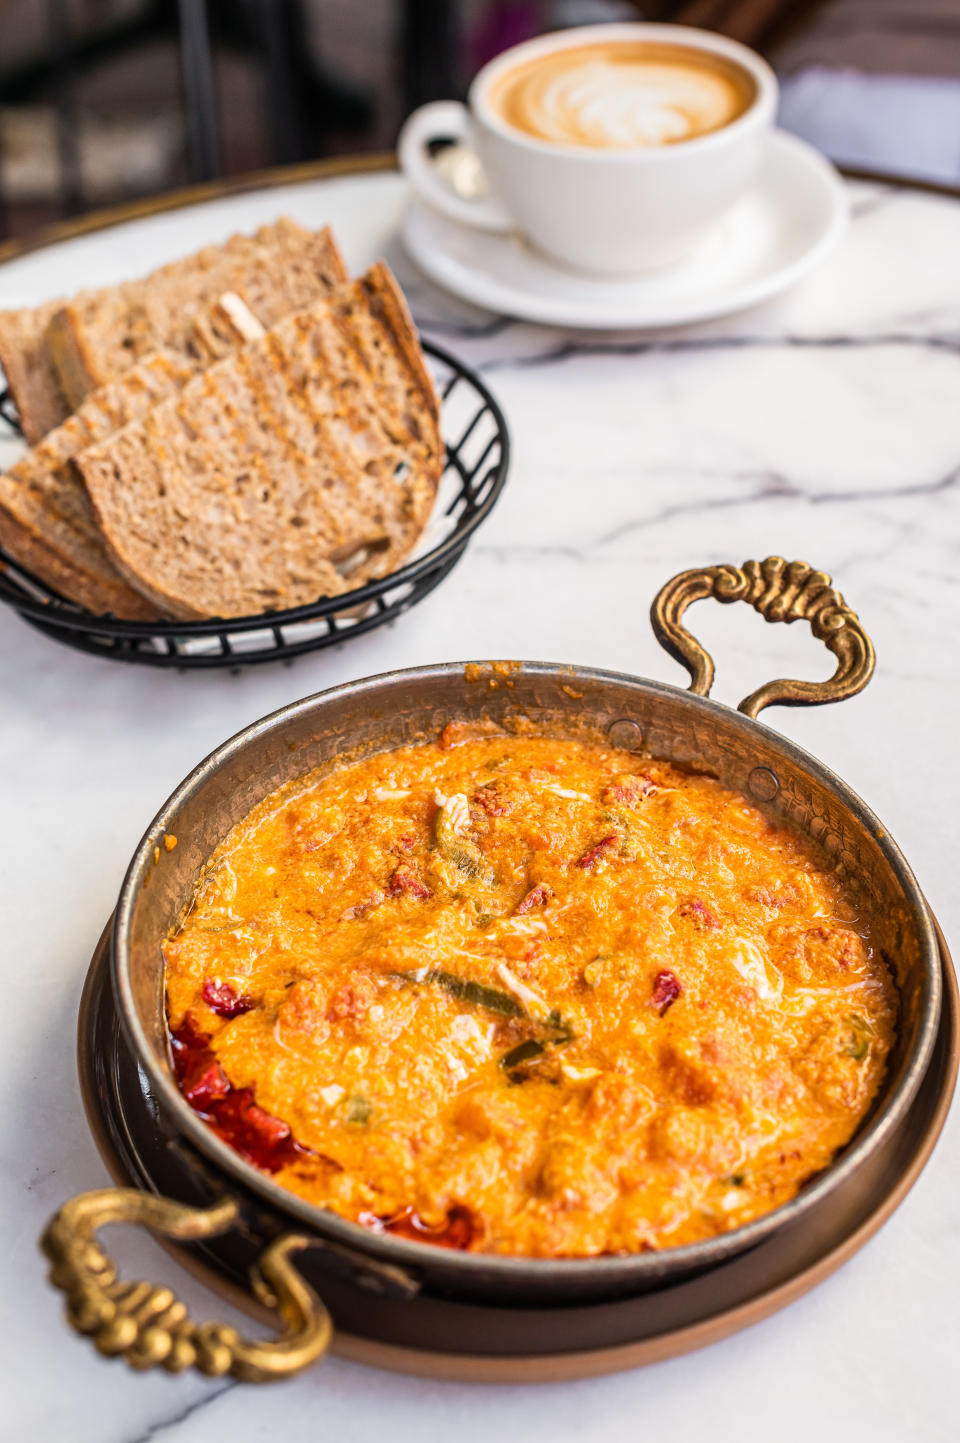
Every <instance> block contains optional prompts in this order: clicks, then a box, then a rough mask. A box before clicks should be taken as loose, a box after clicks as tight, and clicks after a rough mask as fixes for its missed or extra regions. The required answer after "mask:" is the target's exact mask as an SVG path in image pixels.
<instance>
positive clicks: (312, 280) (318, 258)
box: [0, 218, 347, 444]
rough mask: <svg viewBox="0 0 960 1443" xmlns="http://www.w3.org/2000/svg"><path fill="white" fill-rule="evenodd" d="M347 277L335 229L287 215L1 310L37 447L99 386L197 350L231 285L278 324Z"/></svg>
mask: <svg viewBox="0 0 960 1443" xmlns="http://www.w3.org/2000/svg"><path fill="white" fill-rule="evenodd" d="M346 275H347V273H346V270H345V268H344V264H343V260H342V258H341V256H340V252H339V250H338V249H337V245H336V242H335V241H334V239H333V236H332V235H331V233H330V231H329V230H328V229H325V230H321V231H316V232H314V231H310V230H306V229H305V228H304V227H302V226H299V225H297V224H296V223H295V222H294V221H292V220H287V219H284V218H281V219H280V220H278V221H276V222H275V223H274V224H273V225H269V226H263V227H261V229H260V230H259V231H257V233H256V235H254V236H246V235H236V236H232V237H231V238H230V239H229V240H228V241H226V242H225V243H224V244H223V245H219V246H206V247H205V248H204V249H203V250H201V251H198V252H196V253H194V254H193V255H190V256H185V257H183V258H182V259H180V260H177V261H173V262H172V263H171V264H169V265H166V266H163V267H162V268H161V269H160V270H158V271H155V272H153V274H152V275H150V276H147V277H146V278H145V279H143V280H136V281H127V282H124V283H122V284H120V285H117V286H107V287H104V288H103V289H101V290H97V291H88V292H81V293H80V294H79V295H78V296H75V297H74V298H73V300H71V301H64V300H56V301H50V302H47V303H46V304H45V305H42V306H37V307H34V308H32V309H29V308H28V309H17V310H8V311H0V366H2V367H3V372H4V376H5V377H6V383H7V386H8V388H9V390H10V392H11V394H12V396H13V399H14V401H15V403H16V406H17V410H18V412H19V415H20V424H21V426H22V428H23V433H24V435H25V436H26V438H27V440H28V441H29V442H30V443H31V444H33V443H34V442H36V441H38V440H40V438H41V437H42V436H45V435H46V434H47V432H48V431H50V430H52V429H53V427H54V426H58V425H59V424H60V422H61V421H63V420H64V419H65V418H66V417H67V416H68V415H69V414H70V413H71V411H73V410H75V409H76V408H77V406H79V405H80V403H81V401H82V400H83V399H84V397H85V396H86V395H88V394H89V392H90V391H92V390H93V389H95V388H96V387H97V386H98V385H102V384H106V383H107V382H108V381H111V380H113V379H115V378H116V377H117V376H118V375H121V374H122V373H123V372H124V371H126V370H128V369H129V367H130V366H132V365H134V364H135V363H136V362H137V361H138V360H139V359H141V358H142V357H143V356H145V355H149V354H150V353H151V352H152V351H154V350H159V349H172V350H180V351H183V352H184V353H185V354H188V355H189V354H191V353H192V348H193V346H194V344H195V343H194V330H193V324H194V320H195V317H196V315H197V313H198V312H199V311H200V310H201V309H202V308H203V307H204V306H205V305H207V304H208V303H209V302H211V301H212V300H214V299H215V298H216V297H217V296H220V295H222V294H223V293H224V292H225V291H230V290H233V291H236V292H238V293H239V294H240V295H241V296H242V297H243V298H244V299H245V300H246V302H247V304H248V305H249V306H250V307H251V308H252V309H253V311H254V314H255V315H257V316H258V318H259V319H260V320H261V321H263V322H264V323H265V324H267V325H270V324H272V323H273V322H274V321H275V320H278V319H279V318H280V317H281V316H283V315H286V314H287V313H288V312H289V311H291V310H295V309H299V308H300V307H303V306H307V305H311V304H312V303H313V302H314V301H316V300H317V299H319V297H320V296H321V295H323V294H324V293H325V292H326V291H327V290H328V289H329V288H330V287H331V286H334V285H338V284H341V283H342V282H343V281H345V280H346ZM201 354H202V353H201Z"/></svg>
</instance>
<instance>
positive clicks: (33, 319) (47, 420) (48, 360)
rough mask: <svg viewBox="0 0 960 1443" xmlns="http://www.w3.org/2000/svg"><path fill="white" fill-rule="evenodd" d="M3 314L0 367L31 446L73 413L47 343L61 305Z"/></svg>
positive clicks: (54, 304) (0, 338)
mask: <svg viewBox="0 0 960 1443" xmlns="http://www.w3.org/2000/svg"><path fill="white" fill-rule="evenodd" d="M60 304H61V302H60V301H50V302H48V303H47V304H46V305H45V306H38V307H36V309H32V310H31V309H22V310H14V311H0V367H2V368H3V374H4V376H5V377H6V382H7V388H8V390H9V391H10V394H11V396H12V397H13V400H14V402H15V404H16V407H17V414H18V415H19V417H20V426H21V429H22V430H23V434H24V436H25V437H26V439H27V440H28V441H29V442H30V444H31V445H33V444H34V442H36V441H39V440H40V438H41V437H42V436H45V435H46V434H47V432H48V431H52V430H53V428H54V426H59V424H60V422H61V421H62V420H64V418H65V417H66V416H68V415H69V414H70V410H71V408H70V406H68V404H67V402H66V400H65V398H64V395H63V392H62V391H61V389H60V382H59V379H58V377H57V372H56V369H55V367H54V364H53V359H52V357H51V356H50V354H49V352H48V351H47V349H46V346H45V344H44V333H45V331H46V328H47V325H48V323H49V321H50V320H51V318H52V316H53V315H54V313H55V311H56V310H57V308H58V307H59V306H60Z"/></svg>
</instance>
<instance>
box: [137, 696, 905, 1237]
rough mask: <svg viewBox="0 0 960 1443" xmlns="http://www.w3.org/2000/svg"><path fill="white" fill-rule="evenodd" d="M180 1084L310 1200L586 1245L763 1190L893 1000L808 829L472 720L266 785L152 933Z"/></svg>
mask: <svg viewBox="0 0 960 1443" xmlns="http://www.w3.org/2000/svg"><path fill="white" fill-rule="evenodd" d="M164 953H165V957H166V986H167V1006H168V1020H169V1025H170V1032H171V1040H172V1051H173V1060H174V1068H175V1072H176V1076H177V1080H178V1083H179V1086H180V1089H181V1091H182V1093H183V1095H184V1096H185V1098H186V1099H187V1101H188V1102H189V1103H190V1104H191V1105H192V1106H193V1107H194V1108H195V1109H196V1110H197V1111H198V1112H199V1113H201V1114H202V1115H203V1116H204V1117H205V1118H206V1120H207V1121H208V1123H209V1125H210V1126H211V1127H212V1128H214V1130H215V1131H217V1132H218V1133H219V1134H220V1135H221V1136H222V1137H224V1138H225V1139H226V1140H227V1141H228V1142H230V1143H231V1144H232V1145H233V1146H234V1147H235V1148H236V1149H237V1150H238V1151H239V1152H240V1153H241V1154H242V1155H243V1156H244V1157H245V1158H246V1159H247V1160H248V1161H250V1162H251V1163H253V1164H254V1165H256V1166H258V1167H261V1168H264V1169H266V1170H268V1171H269V1172H271V1173H272V1174H274V1175H275V1177H276V1180H277V1181H278V1182H280V1183H281V1184H282V1185H283V1186H285V1187H287V1188H289V1189H290V1190H291V1191H292V1192H294V1193H297V1194H298V1195H300V1196H301V1197H303V1198H306V1199H308V1200H309V1201H310V1202H313V1203H316V1204H318V1205H319V1206H322V1207H326V1208H329V1209H332V1210H333V1211H334V1212H336V1213H339V1214H340V1215H342V1216H344V1217H346V1218H351V1219H353V1220H355V1221H359V1222H361V1223H364V1224H366V1225H368V1226H370V1227H374V1228H378V1229H387V1230H390V1231H392V1232H397V1233H401V1234H403V1235H405V1236H408V1237H416V1238H419V1239H422V1240H424V1241H428V1242H434V1243H439V1244H443V1245H446V1246H451V1247H459V1248H470V1249H473V1250H477V1251H483V1252H490V1253H505V1254H521V1255H525V1256H532V1257H587V1256H596V1255H599V1254H608V1253H624V1252H637V1251H643V1250H648V1249H653V1248H664V1247H672V1246H676V1245H679V1244H682V1243H689V1242H694V1241H698V1240H700V1239H703V1238H707V1237H710V1236H713V1235H715V1234H717V1233H720V1232H725V1231H727V1230H729V1229H731V1228H734V1227H737V1226H739V1225H740V1224H742V1223H745V1222H747V1221H749V1220H751V1219H753V1218H756V1217H758V1216H760V1215H762V1214H764V1213H766V1212H769V1211H770V1210H771V1209H772V1208H774V1207H776V1206H778V1205H779V1204H781V1203H783V1202H785V1201H787V1200H788V1199H789V1198H791V1197H792V1196H793V1195H794V1194H795V1193H796V1192H797V1190H798V1189H799V1187H800V1186H801V1184H802V1183H803V1182H804V1180H805V1179H807V1178H809V1177H810V1176H811V1175H812V1174H813V1173H816V1172H817V1171H819V1170H820V1169H822V1168H823V1167H825V1166H826V1165H827V1164H828V1163H829V1162H830V1160H831V1158H832V1157H833V1156H834V1154H835V1153H836V1151H837V1149H838V1148H840V1147H841V1146H842V1145H843V1144H844V1143H846V1142H847V1141H848V1140H849V1139H850V1138H851V1137H852V1135H853V1134H854V1132H855V1131H856V1130H857V1127H858V1125H859V1123H860V1122H861V1121H862V1119H863V1117H864V1116H865V1114H866V1112H867V1111H868V1109H869V1107H870V1103H871V1100H872V1098H873V1096H874V1094H875V1093H876V1091H877V1088H878V1085H879V1083H880V1080H881V1078H882V1075H883V1072H884V1067H885V1063H886V1058H887V1056H888V1053H889V1051H890V1048H891V1046H892V1043H893V1036H894V1024H895V1017H896V992H895V989H894V987H893V985H892V982H891V980H890V978H889V976H888V973H887V969H886V966H885V965H884V962H883V960H882V958H881V957H880V955H879V953H878V950H877V948H876V946H875V944H874V943H873V942H872V940H871V937H870V932H869V929H868V928H867V926H866V924H865V921H864V918H863V915H862V913H861V912H860V911H859V910H858V907H857V905H856V903H855V901H854V900H853V899H852V898H851V897H850V896H849V895H847V894H846V893H845V891H844V889H843V888H842V886H841V884H840V882H839V881H838V878H837V876H836V875H835V873H833V872H832V871H830V870H829V869H828V868H827V866H826V863H825V861H824V859H823V858H821V857H819V856H817V855H816V854H815V853H814V851H813V849H812V846H811V845H810V844H809V843H807V842H806V841H805V840H804V839H803V838H801V837H800V836H799V835H798V834H797V833H795V832H794V831H792V830H791V829H789V828H787V827H786V826H784V825H782V824H779V823H775V822H773V821H771V820H770V818H768V817H767V816H766V815H765V814H764V813H763V812H762V811H760V810H758V809H757V808H756V807H754V806H753V805H751V804H749V803H748V802H747V801H746V800H745V799H744V798H743V797H742V796H740V795H738V794H737V793H735V792H732V791H730V790H729V789H727V788H725V787H724V786H722V785H721V784H720V783H719V782H718V781H716V780H715V779H713V778H711V777H709V776H705V775H700V774H697V773H694V772H689V771H684V770H682V769H679V768H677V767H676V766H673V765H671V764H669V763H666V762H658V761H650V760H648V759H642V758H637V757H634V756H628V755H627V754H625V753H624V752H622V751H617V750H613V749H609V748H604V747H603V746H601V745H598V744H593V743H589V742H578V741H573V740H561V739H555V738H549V737H544V736H536V735H531V736H509V737H508V736H503V735H497V736H483V735H477V733H476V732H472V731H471V730H470V729H469V728H467V727H466V726H460V725H459V724H457V723H452V724H451V725H449V726H448V727H446V728H445V729H444V732H443V733H442V735H441V737H440V739H439V742H438V743H437V744H431V745H426V746H419V747H409V748H406V749H403V750H399V751H392V752H386V753H382V754H380V755H377V756H373V757H371V758H368V759H366V760H364V761H361V762H358V763H355V764H351V765H343V766H341V767H340V768H339V769H337V770H335V771H333V772H332V773H330V774H329V775H326V776H324V777H322V778H321V779H320V780H311V779H307V780H305V781H303V782H301V783H300V784H298V786H297V787H295V788H292V789H291V788H289V787H288V788H286V789H284V790H283V791H281V792H279V793H277V794H275V795H274V796H273V797H271V798H268V799H267V801H266V802H264V803H262V804H261V805H260V806H259V807H258V808H256V810H255V811H254V812H253V813H252V814H251V815H250V816H249V817H247V818H246V820H245V821H244V822H242V823H241V824H240V825H238V826H237V827H235V828H234V830H233V831H232V832H231V833H230V835H229V836H228V837H227V839H226V840H225V842H224V843H223V844H222V845H221V847H220V848H219V849H218V850H217V852H216V854H215V855H214V857H213V858H212V859H211V863H210V865H209V867H208V868H207V870H206V872H205V875H204V877H203V878H202V880H201V882H200V885H199V886H198V888H197V891H196V895H195V898H194V900H193V903H192V905H191V907H190V909H189V911H188V913H187V915H186V917H185V919H184V920H183V922H182V924H181V926H180V928H179V930H178V931H177V932H176V935H174V936H172V937H171V938H169V939H168V940H167V942H166V943H165V944H164Z"/></svg>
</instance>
